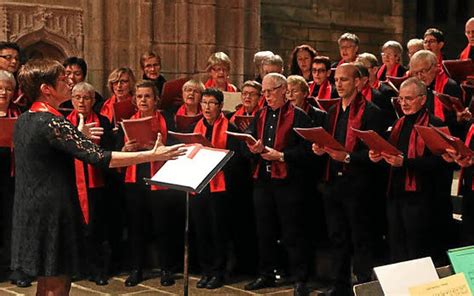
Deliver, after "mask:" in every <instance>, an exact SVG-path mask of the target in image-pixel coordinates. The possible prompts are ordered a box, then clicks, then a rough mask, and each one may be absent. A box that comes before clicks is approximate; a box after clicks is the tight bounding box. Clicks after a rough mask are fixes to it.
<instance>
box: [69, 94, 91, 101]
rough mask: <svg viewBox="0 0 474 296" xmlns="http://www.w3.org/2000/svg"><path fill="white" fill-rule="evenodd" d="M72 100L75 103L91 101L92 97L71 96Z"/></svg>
mask: <svg viewBox="0 0 474 296" xmlns="http://www.w3.org/2000/svg"><path fill="white" fill-rule="evenodd" d="M72 98H73V99H74V100H76V101H80V100H84V101H90V100H92V97H91V96H80V95H75V96H72Z"/></svg>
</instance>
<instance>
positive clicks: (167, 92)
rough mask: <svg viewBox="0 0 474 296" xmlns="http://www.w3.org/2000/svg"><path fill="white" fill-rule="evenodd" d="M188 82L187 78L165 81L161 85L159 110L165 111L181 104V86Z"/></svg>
mask: <svg viewBox="0 0 474 296" xmlns="http://www.w3.org/2000/svg"><path fill="white" fill-rule="evenodd" d="M188 80H189V78H187V77H184V78H178V79H174V80H169V81H166V82H165V84H163V89H162V90H161V97H160V98H161V100H160V109H162V110H165V109H168V108H169V107H171V106H173V105H175V104H176V105H179V104H182V103H183V98H182V92H183V85H184V84H185V83H186V82H187V81H188Z"/></svg>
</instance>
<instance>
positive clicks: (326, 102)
mask: <svg viewBox="0 0 474 296" xmlns="http://www.w3.org/2000/svg"><path fill="white" fill-rule="evenodd" d="M339 101H341V99H316V103H317V104H318V106H319V109H321V110H324V111H326V112H327V111H328V110H329V108H331V107H332V106H333V105H336V104H337V103H338V102H339Z"/></svg>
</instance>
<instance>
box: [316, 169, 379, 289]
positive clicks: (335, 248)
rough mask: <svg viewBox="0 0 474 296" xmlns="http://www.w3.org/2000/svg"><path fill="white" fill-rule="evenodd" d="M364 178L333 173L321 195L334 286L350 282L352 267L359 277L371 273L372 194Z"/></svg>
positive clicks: (347, 284) (373, 261)
mask: <svg viewBox="0 0 474 296" xmlns="http://www.w3.org/2000/svg"><path fill="white" fill-rule="evenodd" d="M369 192H370V191H369V190H368V188H367V185H366V183H365V182H363V181H361V180H359V181H356V180H354V178H350V177H348V176H341V177H334V178H333V179H331V181H330V182H329V183H328V184H326V190H325V193H324V196H323V201H324V207H325V213H326V222H327V226H328V236H329V240H330V242H331V247H332V254H331V255H332V256H331V257H332V262H333V264H332V265H333V270H332V272H333V274H332V275H331V276H330V278H333V281H334V284H335V285H336V286H341V287H344V289H348V288H350V286H351V255H352V260H353V271H354V274H355V275H356V276H357V277H358V279H359V280H366V279H368V278H369V277H370V276H371V274H372V268H373V267H374V264H375V258H374V248H375V247H374V232H375V230H374V227H375V225H376V221H374V219H373V217H374V215H372V214H371V213H370V209H371V207H370V206H369V205H370V202H371V201H370V197H371V196H372V194H370V193H369Z"/></svg>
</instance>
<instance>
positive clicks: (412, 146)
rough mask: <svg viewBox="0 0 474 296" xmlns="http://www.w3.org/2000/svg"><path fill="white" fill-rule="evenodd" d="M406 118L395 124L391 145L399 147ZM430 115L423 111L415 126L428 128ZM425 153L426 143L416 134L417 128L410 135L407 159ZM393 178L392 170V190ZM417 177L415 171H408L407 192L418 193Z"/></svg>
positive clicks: (406, 177)
mask: <svg viewBox="0 0 474 296" xmlns="http://www.w3.org/2000/svg"><path fill="white" fill-rule="evenodd" d="M405 118H406V117H405V116H403V117H402V118H400V119H399V120H398V121H397V122H395V124H394V125H393V128H392V132H391V134H390V139H389V141H390V143H392V145H394V146H395V147H397V144H398V140H399V137H400V133H401V131H402V129H403V124H404V122H405ZM429 119H430V118H429V115H428V112H426V110H424V111H422V112H421V113H420V114H419V115H418V117H417V119H416V122H415V124H416V125H421V126H428V123H429ZM424 152H425V142H424V141H423V139H422V138H421V137H420V135H418V133H417V132H416V130H415V128H414V127H413V129H412V130H411V133H410V141H409V143H408V154H407V157H408V158H409V159H413V158H417V157H421V156H423V153H424ZM391 176H392V170H390V180H389V187H388V188H390V182H391ZM416 179H417V178H416V176H415V173H414V172H413V170H410V169H407V170H406V176H405V190H406V191H417V189H418V188H417V184H416Z"/></svg>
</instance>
